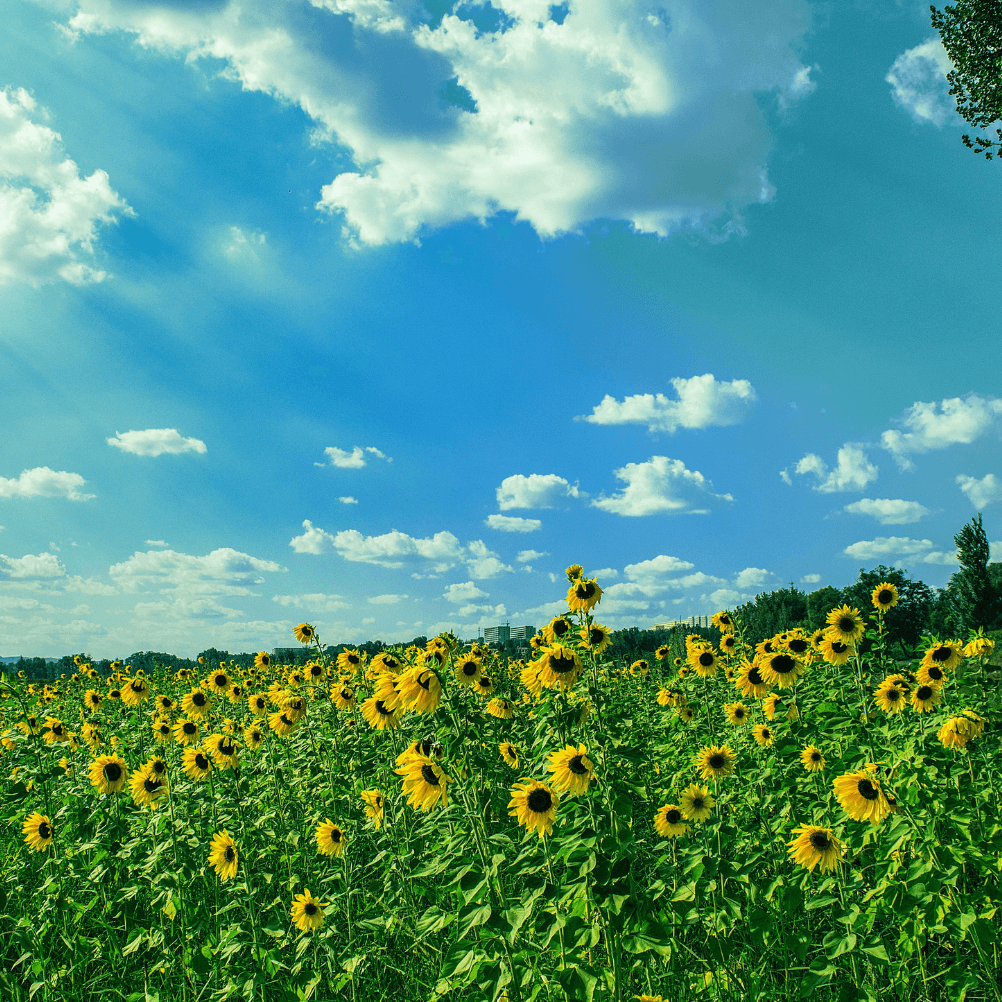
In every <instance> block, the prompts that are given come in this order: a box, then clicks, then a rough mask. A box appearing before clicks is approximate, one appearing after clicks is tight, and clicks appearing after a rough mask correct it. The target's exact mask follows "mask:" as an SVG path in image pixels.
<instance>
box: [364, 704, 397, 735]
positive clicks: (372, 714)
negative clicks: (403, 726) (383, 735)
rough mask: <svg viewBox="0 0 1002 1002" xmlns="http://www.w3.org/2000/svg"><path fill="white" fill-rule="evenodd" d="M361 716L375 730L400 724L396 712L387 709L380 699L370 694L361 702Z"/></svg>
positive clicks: (392, 727) (395, 726)
mask: <svg viewBox="0 0 1002 1002" xmlns="http://www.w3.org/2000/svg"><path fill="white" fill-rule="evenodd" d="M362 716H363V717H365V719H366V722H367V723H368V724H369V726H370V727H374V728H375V729H376V730H377V731H383V730H386V728H387V727H389V728H391V729H394V728H397V727H399V726H400V718H399V717H398V716H397V715H396V713H395V712H394V711H393V710H391V709H388V708H387V706H386V703H385V701H384V700H382V699H377V698H376V697H375V696H371V697H370V698H369V699H367V700H366V701H365V702H364V703H363V704H362Z"/></svg>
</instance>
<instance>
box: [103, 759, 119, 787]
mask: <svg viewBox="0 0 1002 1002" xmlns="http://www.w3.org/2000/svg"><path fill="white" fill-rule="evenodd" d="M104 778H105V779H106V780H108V782H109V783H117V782H118V781H119V780H120V779H121V778H122V767H121V766H120V765H119V764H118V763H117V762H109V763H108V764H107V765H106V766H105V767H104Z"/></svg>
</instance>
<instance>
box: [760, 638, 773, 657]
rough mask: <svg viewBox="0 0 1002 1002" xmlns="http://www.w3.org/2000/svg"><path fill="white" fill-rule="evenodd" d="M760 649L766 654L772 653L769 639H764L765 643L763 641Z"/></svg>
mask: <svg viewBox="0 0 1002 1002" xmlns="http://www.w3.org/2000/svg"><path fill="white" fill-rule="evenodd" d="M762 650H764V651H765V653H766V654H772V651H773V646H772V644H771V643H770V642H769V641H768V640H767V641H766V642H765V643H764V644H763V645H762Z"/></svg>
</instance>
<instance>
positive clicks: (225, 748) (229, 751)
mask: <svg viewBox="0 0 1002 1002" xmlns="http://www.w3.org/2000/svg"><path fill="white" fill-rule="evenodd" d="M236 750H237V746H236V745H232V744H226V743H223V742H220V744H219V754H220V755H223V756H225V757H226V758H229V757H230V756H231V755H233V754H234V752H236Z"/></svg>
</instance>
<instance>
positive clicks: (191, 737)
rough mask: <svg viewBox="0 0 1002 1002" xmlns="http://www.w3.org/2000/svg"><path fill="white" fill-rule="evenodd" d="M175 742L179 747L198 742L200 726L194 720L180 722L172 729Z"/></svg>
mask: <svg viewBox="0 0 1002 1002" xmlns="http://www.w3.org/2000/svg"><path fill="white" fill-rule="evenodd" d="M171 731H172V733H173V734H174V740H175V741H176V742H177V743H178V744H179V745H190V744H191V743H192V742H193V741H197V740H198V724H196V723H195V721H194V720H185V719H183V718H182V719H181V720H179V721H178V722H177V723H176V724H175V725H174V726H173V727H172V728H171Z"/></svg>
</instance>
